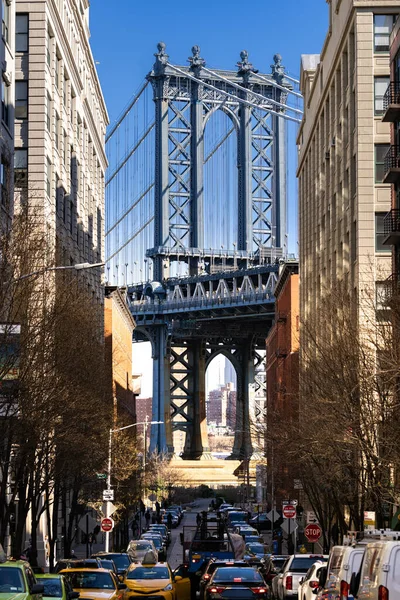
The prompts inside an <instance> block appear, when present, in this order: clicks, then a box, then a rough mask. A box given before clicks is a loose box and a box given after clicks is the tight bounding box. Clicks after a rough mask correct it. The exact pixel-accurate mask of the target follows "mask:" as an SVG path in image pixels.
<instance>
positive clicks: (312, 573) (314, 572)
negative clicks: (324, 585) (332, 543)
mask: <svg viewBox="0 0 400 600" xmlns="http://www.w3.org/2000/svg"><path fill="white" fill-rule="evenodd" d="M327 564H328V563H326V562H323V561H321V560H317V562H315V563H314V564H313V565H312V567H310V568H309V569H308V571H307V573H306V576H305V577H304V578H302V579H300V581H299V589H298V597H299V600H314V599H315V590H317V589H318V587H319V576H320V573H321V569H322V567H326V566H327Z"/></svg>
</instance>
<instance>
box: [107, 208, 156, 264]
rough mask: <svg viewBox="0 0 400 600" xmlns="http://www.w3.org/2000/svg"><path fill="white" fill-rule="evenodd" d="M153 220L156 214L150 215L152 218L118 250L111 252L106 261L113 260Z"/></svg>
mask: <svg viewBox="0 0 400 600" xmlns="http://www.w3.org/2000/svg"><path fill="white" fill-rule="evenodd" d="M152 221H154V215H153V216H152V217H150V219H148V220H147V221H146V222H145V223H143V225H142V226H141V227H139V229H137V230H136V231H135V233H134V234H133V235H132V236H131V237H130V238H129V239H128V240H127V241H126V242H125V243H124V244H123V245H122V246H120V247H119V248H118V249H117V250H115V252H114V253H113V254H111V256H108V257H107V258H106V262H108V261H110V260H112V259H113V258H114V256H116V255H117V254H118V253H119V252H121V250H123V249H124V248H125V246H127V245H128V244H129V243H130V242H131V241H132V240H134V239H135V237H137V236H138V235H139V233H141V232H142V231H143V229H145V228H146V227H147V225H149V224H150V223H151V222H152Z"/></svg>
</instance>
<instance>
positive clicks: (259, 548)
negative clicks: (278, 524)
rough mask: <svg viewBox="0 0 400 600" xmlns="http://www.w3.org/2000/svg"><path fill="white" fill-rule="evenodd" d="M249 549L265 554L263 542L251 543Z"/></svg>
mask: <svg viewBox="0 0 400 600" xmlns="http://www.w3.org/2000/svg"><path fill="white" fill-rule="evenodd" d="M247 547H248V549H249V550H250V552H254V553H255V554H264V546H263V545H262V544H249V545H248V546H247Z"/></svg>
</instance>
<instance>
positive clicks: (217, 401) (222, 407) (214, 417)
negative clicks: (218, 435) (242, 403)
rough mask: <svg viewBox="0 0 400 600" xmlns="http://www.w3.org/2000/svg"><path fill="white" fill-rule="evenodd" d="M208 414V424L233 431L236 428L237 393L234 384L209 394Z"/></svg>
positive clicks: (228, 384)
mask: <svg viewBox="0 0 400 600" xmlns="http://www.w3.org/2000/svg"><path fill="white" fill-rule="evenodd" d="M206 413H207V423H208V424H211V423H215V424H216V425H219V426H221V427H230V428H232V429H233V428H234V427H235V426H236V392H235V390H234V384H233V383H227V384H225V385H221V386H220V387H219V388H218V389H216V390H211V391H210V392H209V394H208V399H207V407H206Z"/></svg>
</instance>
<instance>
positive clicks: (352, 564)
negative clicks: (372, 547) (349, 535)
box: [317, 544, 366, 600]
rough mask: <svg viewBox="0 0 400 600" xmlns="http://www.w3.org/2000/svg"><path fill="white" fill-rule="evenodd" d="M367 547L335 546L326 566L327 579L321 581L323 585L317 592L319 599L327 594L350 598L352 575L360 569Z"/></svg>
mask: <svg viewBox="0 0 400 600" xmlns="http://www.w3.org/2000/svg"><path fill="white" fill-rule="evenodd" d="M365 548H366V545H365V544H364V545H356V546H355V547H354V546H333V548H332V549H331V551H330V554H329V559H328V563H327V567H326V575H325V577H324V579H325V581H323V580H322V581H321V583H323V585H322V586H321V589H320V590H319V591H318V594H317V599H318V600H322V599H323V598H324V597H325V596H326V595H327V594H329V595H330V596H332V597H335V596H339V595H341V596H342V597H343V598H348V596H349V590H350V582H351V578H352V575H353V573H358V572H359V570H360V566H361V561H362V558H363V555H364V551H365ZM328 597H329V596H328Z"/></svg>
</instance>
